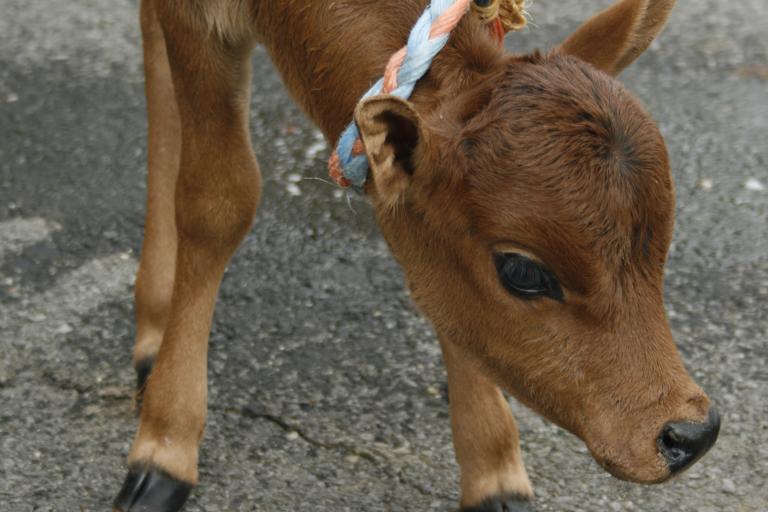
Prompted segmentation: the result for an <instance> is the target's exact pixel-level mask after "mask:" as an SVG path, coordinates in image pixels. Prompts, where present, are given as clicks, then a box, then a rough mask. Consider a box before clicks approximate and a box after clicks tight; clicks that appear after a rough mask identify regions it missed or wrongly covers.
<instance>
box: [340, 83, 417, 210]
mask: <svg viewBox="0 0 768 512" xmlns="http://www.w3.org/2000/svg"><path fill="white" fill-rule="evenodd" d="M355 122H356V123H357V127H358V129H359V130H360V135H361V138H362V141H363V146H364V147H365V153H366V155H367V156H368V163H369V164H370V167H371V176H370V179H371V181H372V182H373V187H374V193H375V194H376V195H377V196H378V198H379V199H381V200H383V201H385V202H387V203H394V202H395V201H397V200H398V198H399V197H400V196H401V195H402V193H403V192H404V191H405V189H406V188H407V187H408V185H409V184H410V182H411V178H412V176H413V172H414V162H413V157H414V153H415V152H416V148H417V147H418V146H419V144H423V143H424V141H425V138H426V137H425V133H424V130H423V123H422V121H421V118H420V117H419V114H417V113H416V111H415V110H414V109H413V106H412V105H411V104H410V103H409V102H407V101H405V100H402V99H400V98H397V97H395V96H388V95H383V96H374V97H372V98H369V99H366V100H363V101H362V102H360V104H359V105H358V107H357V110H355Z"/></svg>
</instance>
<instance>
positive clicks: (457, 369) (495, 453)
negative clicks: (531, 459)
mask: <svg viewBox="0 0 768 512" xmlns="http://www.w3.org/2000/svg"><path fill="white" fill-rule="evenodd" d="M442 347H443V358H444V360H445V366H446V369H447V371H448V393H449V398H450V412H451V430H452V431H453V446H454V449H455V450H456V460H457V462H458V463H459V467H460V469H461V507H462V509H461V510H462V512H503V511H518V510H519V511H523V510H531V508H530V505H529V504H528V501H529V500H530V498H531V497H532V496H533V489H532V488H531V482H530V481H529V480H528V475H527V473H526V472H525V466H524V465H523V459H522V454H521V453H520V441H519V434H518V431H517V425H516V424H515V419H514V418H513V417H512V413H511V412H510V410H509V404H507V401H506V400H505V399H504V396H503V395H502V393H501V391H500V390H499V388H498V387H497V386H496V385H495V384H493V383H492V382H491V381H490V380H488V379H487V378H486V377H485V376H483V375H482V374H481V373H480V371H479V370H478V369H477V368H476V367H475V366H474V365H473V364H472V363H471V362H470V361H469V360H468V358H467V357H466V356H465V355H464V354H463V353H462V352H461V349H460V348H457V347H455V346H453V345H452V344H451V342H449V341H444V342H443V343H442Z"/></svg>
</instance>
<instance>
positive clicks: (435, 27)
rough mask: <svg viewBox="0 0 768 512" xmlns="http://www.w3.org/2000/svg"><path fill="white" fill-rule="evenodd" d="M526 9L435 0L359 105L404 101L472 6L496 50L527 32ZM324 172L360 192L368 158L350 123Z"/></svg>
mask: <svg viewBox="0 0 768 512" xmlns="http://www.w3.org/2000/svg"><path fill="white" fill-rule="evenodd" d="M524 3H525V0H433V1H432V3H431V4H430V5H429V6H428V7H427V8H426V10H425V11H424V13H423V14H422V15H421V16H420V17H419V19H418V20H417V21H416V24H415V25H414V27H413V29H412V30H411V34H410V36H409V37H408V43H407V44H406V46H404V47H403V48H401V49H400V50H399V51H398V52H396V53H395V54H394V55H392V57H390V59H389V63H388V64H387V67H386V69H385V71H384V76H383V77H382V78H380V79H379V80H378V81H377V82H376V83H375V84H373V86H372V87H371V88H370V89H368V91H367V92H366V93H365V94H363V96H362V98H360V101H362V100H364V99H365V98H369V97H371V96H376V95H378V94H391V95H393V96H397V97H400V98H403V99H408V98H409V97H410V96H411V93H412V92H413V89H414V88H415V87H416V82H418V81H419V79H420V78H421V77H423V76H424V75H425V74H426V73H427V71H428V70H429V68H430V66H431V65H432V60H433V59H434V58H435V56H436V55H437V54H438V53H440V50H442V49H443V47H445V45H446V43H448V38H449V36H450V34H451V32H452V31H453V29H454V28H455V27H456V25H458V23H459V21H461V19H462V18H463V17H464V15H465V14H466V13H467V12H468V11H469V9H470V6H471V7H472V9H473V10H474V12H475V13H476V14H477V15H478V16H479V17H480V20H481V21H483V22H485V23H487V24H488V26H489V29H490V31H491V33H492V35H494V36H495V37H496V39H497V40H498V42H499V45H503V39H504V35H505V33H506V32H507V31H509V30H517V29H519V28H522V27H523V26H525V17H524V15H523V8H524ZM328 172H329V175H330V177H331V179H332V180H333V181H334V182H335V183H336V184H338V185H339V186H342V187H345V188H346V187H349V186H354V187H356V188H360V187H362V186H363V184H364V183H365V180H366V178H367V177H368V158H367V157H366V156H365V150H364V147H363V143H362V141H361V140H360V132H359V131H358V129H357V125H356V124H355V122H354V121H352V122H351V123H350V124H349V125H348V126H347V128H346V129H345V130H344V131H343V132H342V134H341V137H340V138H339V141H338V143H337V145H336V150H335V151H334V152H333V154H332V155H331V158H330V159H329V160H328Z"/></svg>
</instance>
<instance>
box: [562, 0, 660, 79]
mask: <svg viewBox="0 0 768 512" xmlns="http://www.w3.org/2000/svg"><path fill="white" fill-rule="evenodd" d="M674 5H675V0H622V1H620V2H617V3H615V4H614V5H612V6H611V7H609V8H608V9H606V10H604V11H603V12H601V13H599V14H597V15H595V16H594V17H592V18H591V19H590V20H588V21H587V22H586V23H584V24H583V25H582V26H581V27H579V28H578V29H577V30H576V32H574V33H573V34H572V35H571V36H570V37H568V39H566V40H565V41H564V42H563V43H562V44H561V45H560V46H559V47H558V49H559V50H560V51H561V52H563V53H567V54H569V55H573V56H575V57H578V58H580V59H582V60H584V61H586V62H589V63H590V64H592V65H593V66H595V67H596V68H598V69H601V70H603V71H605V72H606V73H608V74H610V75H613V76H616V75H618V74H619V73H621V71H622V70H623V69H624V68H626V67H627V66H629V65H630V64H631V63H632V62H633V61H634V60H635V59H636V58H637V57H639V56H640V55H641V54H642V53H643V52H644V51H645V50H646V49H647V48H648V46H650V44H651V42H652V41H653V40H654V39H655V38H656V36H657V35H659V32H661V29H663V28H664V25H665V23H666V21H667V18H668V17H669V13H670V11H671V10H672V7H674Z"/></svg>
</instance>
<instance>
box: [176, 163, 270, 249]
mask: <svg viewBox="0 0 768 512" xmlns="http://www.w3.org/2000/svg"><path fill="white" fill-rule="evenodd" d="M182 166H183V164H182ZM260 197H261V176H260V173H259V169H258V165H257V164H256V159H255V157H254V156H253V153H252V152H250V151H243V152H242V154H241V155H239V156H238V155H230V156H229V157H228V158H227V159H226V161H219V162H216V163H212V164H211V165H210V166H203V168H197V169H196V170H195V172H189V173H185V172H184V169H182V173H181V175H180V177H179V183H178V184H177V189H176V225H177V230H178V235H179V240H180V241H185V242H187V243H193V244H195V245H203V246H205V247H209V248H211V249H212V250H214V251H216V252H219V251H224V254H223V255H224V256H229V253H231V252H232V251H234V249H235V248H236V247H237V245H238V244H239V243H240V242H241V241H242V239H243V238H244V237H245V235H246V234H247V233H248V231H249V230H250V228H251V224H252V222H253V218H254V216H255V214H256V208H257V207H258V204H259V200H260Z"/></svg>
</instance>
